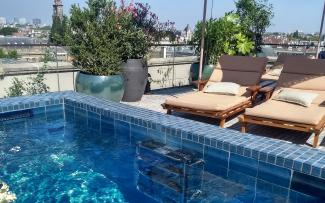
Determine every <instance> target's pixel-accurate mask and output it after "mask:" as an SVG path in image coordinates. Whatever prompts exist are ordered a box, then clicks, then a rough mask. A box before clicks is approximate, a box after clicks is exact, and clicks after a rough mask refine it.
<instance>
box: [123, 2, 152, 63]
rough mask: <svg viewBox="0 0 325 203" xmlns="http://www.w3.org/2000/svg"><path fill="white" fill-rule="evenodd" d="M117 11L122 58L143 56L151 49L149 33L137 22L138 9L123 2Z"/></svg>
mask: <svg viewBox="0 0 325 203" xmlns="http://www.w3.org/2000/svg"><path fill="white" fill-rule="evenodd" d="M117 13H118V22H119V25H120V29H119V39H120V42H119V43H118V44H119V45H120V48H121V49H120V51H121V53H120V54H121V57H122V60H123V61H126V60H127V59H140V58H143V57H144V56H145V55H146V54H147V53H148V50H149V37H148V36H149V35H148V34H147V33H145V31H144V28H143V27H141V25H140V24H137V23H136V22H135V18H136V16H137V10H135V9H134V8H133V7H132V6H131V5H130V6H127V7H126V6H125V5H124V4H122V5H121V7H120V8H118V10H117Z"/></svg>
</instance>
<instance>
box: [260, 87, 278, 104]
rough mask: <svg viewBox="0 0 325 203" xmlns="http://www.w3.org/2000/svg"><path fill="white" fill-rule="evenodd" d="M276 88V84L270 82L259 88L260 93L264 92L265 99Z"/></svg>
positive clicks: (267, 98) (269, 96)
mask: <svg viewBox="0 0 325 203" xmlns="http://www.w3.org/2000/svg"><path fill="white" fill-rule="evenodd" d="M275 88H276V84H272V85H269V86H266V87H263V88H261V89H260V90H259V92H260V93H262V94H264V96H265V100H269V99H270V98H271V96H272V94H273V92H274V90H275Z"/></svg>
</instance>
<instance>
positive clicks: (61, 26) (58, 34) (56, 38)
mask: <svg viewBox="0 0 325 203" xmlns="http://www.w3.org/2000/svg"><path fill="white" fill-rule="evenodd" d="M67 21H68V19H67V17H66V16H64V17H63V20H61V19H60V18H59V17H54V18H53V23H52V27H51V32H50V36H49V41H50V42H51V43H52V44H55V45H66V40H65V39H66V38H65V34H66V30H67V29H68V28H67V23H68V22H67Z"/></svg>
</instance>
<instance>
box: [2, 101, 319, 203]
mask: <svg viewBox="0 0 325 203" xmlns="http://www.w3.org/2000/svg"><path fill="white" fill-rule="evenodd" d="M31 115H32V116H28V115H27V116H21V117H20V118H19V116H17V119H12V115H11V118H10V119H8V120H6V121H0V180H2V181H4V182H5V183H7V184H8V185H9V186H10V190H11V191H12V192H14V193H15V194H16V196H17V201H16V202H32V203H36V202H134V203H146V202H300V201H299V200H302V199H301V198H302V196H303V195H301V196H299V194H296V195H295V196H292V195H291V196H290V197H289V198H288V194H287V193H282V192H276V188H275V189H274V191H272V192H269V191H268V190H263V187H257V186H256V185H250V184H243V181H241V180H242V179H243V177H240V176H237V177H236V176H231V175H229V178H228V177H225V176H217V175H214V174H213V173H211V172H209V171H204V162H201V161H200V159H199V158H198V156H197V155H196V153H195V150H192V152H193V153H192V155H193V157H194V158H193V157H192V158H193V160H194V159H195V161H196V162H195V163H200V164H198V165H197V166H198V167H197V168H196V169H197V170H196V172H195V173H193V174H195V175H193V176H191V175H189V176H188V180H189V181H188V182H186V187H183V186H184V185H182V184H181V183H183V184H184V179H182V177H183V178H184V176H182V175H184V174H183V172H184V171H182V168H180V169H179V170H181V171H180V172H179V173H178V172H177V170H176V169H172V170H170V171H174V172H175V170H176V172H177V173H176V172H175V173H173V174H168V173H165V172H166V170H165V169H166V168H167V167H165V168H164V169H162V168H160V169H158V166H157V167H156V168H153V166H152V165H151V166H149V165H150V163H149V165H148V163H144V162H145V158H144V156H148V157H151V158H153V159H155V157H157V160H160V159H164V161H165V162H164V163H166V161H167V162H168V160H169V159H168V158H164V156H163V154H168V153H167V152H166V151H168V150H176V151H177V150H178V148H177V147H175V145H173V146H165V145H163V144H162V145H161V146H162V148H158V150H156V151H155V152H150V149H149V150H148V149H145V150H144V151H141V149H139V146H140V144H139V142H140V141H143V140H152V139H153V137H149V136H146V135H144V134H143V133H138V134H136V133H135V134H131V133H130V126H129V125H128V124H127V123H123V122H117V121H113V120H112V119H110V118H104V117H102V121H101V122H100V121H99V115H97V114H95V113H90V112H89V113H88V114H87V116H88V119H87V117H85V115H86V114H85V112H83V111H81V110H80V111H78V112H77V111H76V112H75V116H74V115H68V114H66V115H64V113H63V110H62V106H54V107H51V108H47V113H44V109H42V108H39V109H35V110H33V112H32V113H31ZM156 141H157V142H159V143H160V142H161V140H159V139H158V140H156ZM183 148H184V150H185V148H186V151H187V152H190V151H191V149H190V148H188V147H185V145H184V147H183ZM146 150H147V151H146ZM141 153H143V154H144V156H142V155H143V154H142V155H141ZM139 154H140V155H139ZM181 162H182V161H180V162H177V161H176V162H175V160H174V161H173V160H172V161H170V162H169V165H168V167H173V166H176V165H181V166H184V167H186V164H190V162H191V161H189V160H187V161H185V162H186V163H185V162H184V163H185V164H184V165H182V164H183V163H181ZM152 163H153V165H154V164H155V163H158V162H155V160H154V161H152ZM171 163H172V164H171ZM191 163H194V162H191ZM194 165H195V164H194ZM184 167H183V168H184ZM164 170H165V171H164ZM200 170H201V171H200ZM186 171H187V173H190V172H189V171H190V169H186ZM175 174H176V175H175ZM179 174H181V176H182V177H180V178H178V176H177V175H179ZM158 176H159V177H160V179H159V177H158ZM171 180H175V181H176V182H177V184H178V183H180V185H177V186H175V183H174V182H172V181H171ZM189 185H191V187H189ZM175 188H176V189H175ZM182 193H183V194H182ZM184 194H185V195H184ZM309 200H312V201H313V202H317V201H318V200H317V199H315V198H312V197H308V201H309Z"/></svg>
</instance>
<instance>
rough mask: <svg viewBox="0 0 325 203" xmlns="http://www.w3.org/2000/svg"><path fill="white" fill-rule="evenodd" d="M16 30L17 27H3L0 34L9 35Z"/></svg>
mask: <svg viewBox="0 0 325 203" xmlns="http://www.w3.org/2000/svg"><path fill="white" fill-rule="evenodd" d="M16 32H18V29H17V28H13V27H4V28H2V29H0V35H4V36H9V35H12V34H13V33H16Z"/></svg>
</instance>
